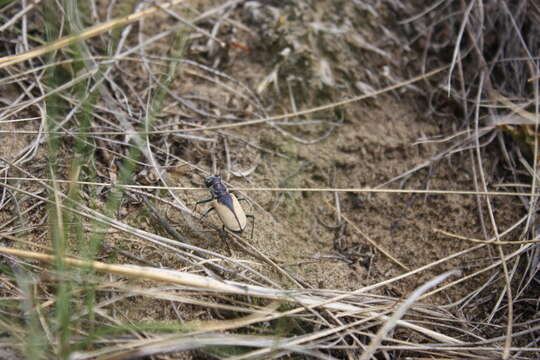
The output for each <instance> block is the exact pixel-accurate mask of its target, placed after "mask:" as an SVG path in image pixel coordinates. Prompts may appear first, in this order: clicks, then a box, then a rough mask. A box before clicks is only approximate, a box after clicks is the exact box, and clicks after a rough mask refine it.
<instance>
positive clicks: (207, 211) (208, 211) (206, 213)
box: [201, 206, 215, 219]
mask: <svg viewBox="0 0 540 360" xmlns="http://www.w3.org/2000/svg"><path fill="white" fill-rule="evenodd" d="M212 210H215V209H214V207H213V206H212V207H211V208H210V209H208V210H206V212H205V213H204V214H202V216H201V219H202V218H203V217H205V216H206V215H208V214H209V213H210V211H212Z"/></svg>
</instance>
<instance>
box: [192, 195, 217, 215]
mask: <svg viewBox="0 0 540 360" xmlns="http://www.w3.org/2000/svg"><path fill="white" fill-rule="evenodd" d="M212 200H214V198H211V199H207V200H199V201H197V202H196V203H195V208H194V209H193V212H195V211H196V210H197V206H198V205H199V204H206V203H207V202H210V201H212Z"/></svg>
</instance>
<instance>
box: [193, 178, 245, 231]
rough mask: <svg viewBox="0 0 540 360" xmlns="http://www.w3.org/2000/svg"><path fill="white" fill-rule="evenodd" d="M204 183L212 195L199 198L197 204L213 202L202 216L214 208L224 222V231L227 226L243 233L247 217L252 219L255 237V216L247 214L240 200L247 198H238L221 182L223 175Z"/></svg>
mask: <svg viewBox="0 0 540 360" xmlns="http://www.w3.org/2000/svg"><path fill="white" fill-rule="evenodd" d="M204 184H205V185H206V187H207V188H208V189H210V194H212V197H211V198H210V199H207V200H199V201H197V203H196V204H195V209H197V205H199V204H205V203H208V202H212V207H211V208H210V209H208V210H207V211H206V212H205V213H204V214H203V216H202V217H205V216H206V215H208V214H209V213H210V212H211V211H212V210H216V212H217V214H218V216H219V218H220V219H221V222H222V223H223V231H225V228H227V229H229V230H231V231H232V232H235V233H241V232H243V231H244V229H245V228H246V225H247V218H248V217H249V218H251V219H252V224H251V238H253V230H254V228H255V216H254V215H251V214H246V213H245V212H244V209H242V206H240V201H242V200H246V199H244V198H236V196H235V195H234V194H232V193H230V192H229V189H227V186H225V184H223V183H222V182H221V176H219V175H214V176H211V177H209V178H208V179H206V180H205V181H204ZM195 209H194V211H195Z"/></svg>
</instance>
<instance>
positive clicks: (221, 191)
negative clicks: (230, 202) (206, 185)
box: [210, 183, 229, 198]
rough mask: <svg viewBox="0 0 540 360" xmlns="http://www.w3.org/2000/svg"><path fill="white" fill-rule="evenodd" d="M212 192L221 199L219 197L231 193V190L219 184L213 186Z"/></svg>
mask: <svg viewBox="0 0 540 360" xmlns="http://www.w3.org/2000/svg"><path fill="white" fill-rule="evenodd" d="M210 192H211V193H212V195H214V197H217V198H219V197H221V196H223V195H225V194H227V193H229V190H228V189H227V187H226V186H225V185H223V184H222V183H217V184H214V185H212V186H211V187H210Z"/></svg>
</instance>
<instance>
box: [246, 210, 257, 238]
mask: <svg viewBox="0 0 540 360" xmlns="http://www.w3.org/2000/svg"><path fill="white" fill-rule="evenodd" d="M246 217H248V218H251V239H253V230H255V215H251V214H246Z"/></svg>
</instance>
